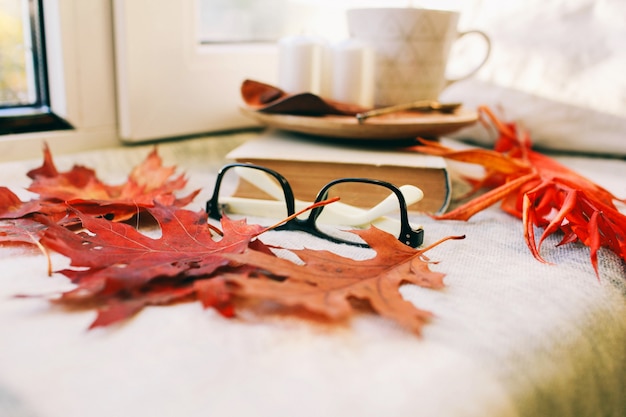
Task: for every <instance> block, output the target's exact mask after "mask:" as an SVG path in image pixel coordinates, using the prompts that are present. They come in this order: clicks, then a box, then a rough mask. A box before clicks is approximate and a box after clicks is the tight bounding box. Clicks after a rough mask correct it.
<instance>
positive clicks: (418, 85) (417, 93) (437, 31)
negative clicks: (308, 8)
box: [347, 8, 491, 106]
mask: <svg viewBox="0 0 626 417" xmlns="http://www.w3.org/2000/svg"><path fill="white" fill-rule="evenodd" d="M347 19H348V30H349V32H350V36H351V37H352V38H356V39H358V40H360V41H363V42H367V43H368V44H369V45H371V47H372V48H373V49H374V52H375V55H376V59H375V65H374V104H375V106H391V105H395V104H402V103H408V102H411V101H416V100H437V99H438V97H439V94H440V93H441V92H442V91H443V89H444V88H445V87H447V86H448V85H450V84H452V83H453V82H456V81H459V80H462V79H465V78H468V77H470V76H471V75H473V74H474V73H475V72H476V71H478V69H479V68H480V67H482V66H483V65H484V64H485V62H486V61H487V58H488V57H489V53H490V50H491V43H490V40H489V37H488V36H487V35H486V34H485V33H483V32H481V31H478V30H470V31H465V32H459V31H458V30H457V23H458V20H459V13H458V12H455V11H448V10H433V9H422V8H366V9H351V10H348V11H347ZM470 33H474V34H478V35H480V37H482V39H484V41H485V42H486V46H487V48H486V52H485V56H484V58H483V59H482V61H480V63H479V64H478V65H477V66H475V67H474V68H472V69H471V70H470V71H469V72H468V73H467V74H465V75H464V76H462V77H459V78H455V79H446V66H447V64H448V55H449V53H450V49H451V47H452V45H453V43H454V42H455V41H456V40H457V39H459V38H460V37H462V36H465V35H468V34H470Z"/></svg>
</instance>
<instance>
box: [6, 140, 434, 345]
mask: <svg viewBox="0 0 626 417" xmlns="http://www.w3.org/2000/svg"><path fill="white" fill-rule="evenodd" d="M175 170H176V169H175V168H174V167H164V166H163V165H162V161H161V159H160V157H159V156H158V153H157V151H156V150H154V151H152V152H151V153H150V154H149V155H148V157H147V158H146V160H145V161H144V162H143V163H141V164H140V165H138V166H137V167H136V168H135V169H134V170H133V171H132V172H131V173H130V175H129V176H128V179H127V181H126V182H125V183H124V184H123V185H120V186H112V185H107V184H105V183H103V182H102V181H100V180H99V179H98V178H97V176H96V173H95V172H94V171H93V170H91V169H89V168H86V167H82V166H74V167H73V168H72V169H71V170H70V171H68V172H59V171H58V170H57V168H56V167H55V164H54V162H53V159H52V155H51V153H50V151H49V149H47V148H45V149H44V162H43V165H42V166H41V167H40V168H37V169H34V170H32V171H30V172H28V176H29V177H30V178H31V179H32V183H31V185H30V186H29V187H28V191H31V192H33V193H35V194H37V195H38V196H39V197H38V198H35V199H33V200H30V201H21V200H20V199H19V198H18V197H17V195H16V194H14V193H13V192H12V191H11V190H10V189H9V188H6V187H2V188H0V244H5V245H9V244H29V245H36V246H39V247H40V248H41V249H42V251H43V252H44V253H46V252H48V251H55V252H58V253H60V254H62V255H64V256H66V257H67V258H69V260H70V267H69V268H67V269H64V270H61V271H57V273H60V274H62V275H64V276H66V277H67V278H68V279H70V280H71V282H72V283H73V284H75V286H74V288H73V289H71V290H69V291H66V292H63V293H61V294H57V295H55V297H53V298H52V299H51V301H52V302H53V303H58V304H61V305H65V306H71V307H74V308H95V309H96V311H97V315H96V318H95V320H94V321H93V323H92V324H91V326H90V327H91V328H93V327H98V326H107V325H110V324H113V323H118V322H122V321H125V320H127V319H129V318H131V317H132V316H133V315H135V314H137V313H138V312H139V311H141V310H142V309H143V308H144V307H146V306H150V305H167V304H172V303H176V302H183V301H199V302H201V303H202V305H203V306H204V307H206V308H213V309H215V310H216V311H218V312H219V313H220V314H222V315H223V316H224V317H229V318H231V317H235V316H236V313H237V311H238V310H239V309H241V308H252V309H256V311H272V312H275V311H276V310H277V309H280V310H281V311H282V312H287V313H295V314H297V315H298V316H309V317H315V318H317V319H324V320H329V321H331V322H346V321H348V320H349V319H350V317H352V316H353V315H354V314H355V313H357V312H358V311H361V310H363V308H362V307H363V306H364V305H365V306H366V307H367V308H368V310H370V311H374V312H376V313H378V314H380V315H382V316H384V317H387V318H389V319H391V320H394V321H396V322H397V323H399V324H401V325H402V326H404V327H405V328H407V329H408V330H410V331H412V332H414V333H415V334H420V332H421V329H422V327H423V326H424V324H425V323H427V321H428V319H429V318H430V317H431V313H430V312H428V311H425V310H421V309H419V308H417V307H416V306H414V305H413V304H412V303H410V302H408V301H406V300H404V299H403V298H402V296H401V295H400V293H399V291H398V290H399V287H400V286H401V285H403V284H404V283H412V284H415V285H419V286H422V287H426V288H432V289H438V288H442V287H443V285H444V283H443V274H441V273H438V272H433V271H431V270H430V269H429V262H428V259H427V258H426V257H425V256H424V252H426V251H427V250H428V248H426V249H422V250H415V249H413V248H409V247H407V246H405V245H403V244H402V243H400V242H398V240H397V239H395V238H394V237H393V236H391V235H389V234H387V233H385V232H382V231H380V230H378V229H376V228H371V229H367V230H363V231H357V232H355V233H358V234H359V235H360V236H361V238H362V239H363V240H365V241H366V242H367V243H368V244H369V245H370V247H371V248H372V249H373V250H374V251H375V256H374V257H372V258H371V259H368V260H364V261H357V260H353V259H351V258H344V257H341V256H339V255H336V254H334V253H331V252H326V251H315V250H309V249H303V250H298V251H293V252H295V253H296V255H297V256H298V257H299V258H300V259H301V260H302V261H304V263H303V264H296V263H293V262H291V261H289V260H286V259H282V258H279V257H277V256H276V255H274V252H273V251H272V249H276V247H272V248H270V247H268V246H266V245H264V244H263V243H262V242H261V241H260V240H259V239H257V237H258V236H259V234H261V233H264V232H265V231H266V229H265V228H264V227H262V226H260V225H254V224H247V222H245V221H244V220H237V221H235V220H230V219H228V218H226V217H224V218H223V219H222V222H221V230H220V229H218V228H216V227H215V226H211V225H209V224H208V221H207V215H206V213H205V212H203V211H200V212H194V211H190V210H186V209H184V206H185V205H187V204H188V203H190V202H191V201H192V200H193V198H194V197H195V196H196V195H197V193H198V191H194V192H192V193H191V194H189V195H188V196H185V197H182V198H179V197H177V196H176V193H177V192H179V191H181V190H183V189H184V187H185V186H186V184H187V180H186V179H185V177H184V176H182V175H179V176H174V174H175ZM146 219H151V220H152V221H153V222H155V223H156V224H157V225H158V229H159V232H160V233H159V236H158V237H153V236H150V234H146V233H144V232H143V231H142V230H140V228H139V227H138V225H139V224H142V223H143V221H145V220H146ZM216 230H217V232H219V233H216ZM268 305H271V306H272V308H269V309H268V308H264V307H267V306H268Z"/></svg>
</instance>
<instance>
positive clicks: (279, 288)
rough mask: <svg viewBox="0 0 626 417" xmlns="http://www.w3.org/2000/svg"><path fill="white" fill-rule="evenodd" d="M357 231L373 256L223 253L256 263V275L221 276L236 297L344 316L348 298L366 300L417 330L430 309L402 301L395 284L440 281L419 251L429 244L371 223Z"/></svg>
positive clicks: (350, 310) (337, 317) (350, 309)
mask: <svg viewBox="0 0 626 417" xmlns="http://www.w3.org/2000/svg"><path fill="white" fill-rule="evenodd" d="M355 233H357V234H358V235H360V236H361V237H362V238H363V239H364V240H365V241H366V242H367V243H368V244H369V245H370V247H371V248H372V249H374V250H375V251H376V256H375V257H373V258H371V259H368V260H363V261H356V260H353V259H351V258H345V257H342V256H339V255H337V254H334V253H331V252H327V251H313V250H308V249H304V250H297V251H294V252H295V253H296V254H297V255H298V256H299V257H300V258H301V259H302V260H303V261H304V263H305V264H304V265H298V264H295V263H293V262H291V261H288V260H285V259H277V258H274V257H271V256H268V255H266V254H263V253H260V252H256V251H252V250H248V251H246V252H244V253H242V254H228V255H225V256H226V257H227V258H229V259H231V260H234V261H237V262H239V263H245V264H248V265H251V266H254V267H256V268H258V269H259V271H258V272H257V278H254V276H252V277H250V278H248V274H239V275H234V274H228V275H226V276H225V278H226V279H227V281H228V282H231V283H232V284H234V285H235V290H234V293H235V294H236V295H237V296H238V297H242V298H244V299H256V300H259V299H261V300H271V301H273V302H276V303H279V304H281V305H283V306H287V307H300V308H304V309H305V310H308V311H310V312H313V313H316V314H319V315H322V316H325V317H327V318H329V319H332V320H345V319H347V318H349V317H350V316H351V315H353V314H354V312H355V308H354V306H353V304H352V303H351V300H353V299H355V300H359V301H364V302H367V303H369V305H370V306H371V307H372V308H373V309H374V311H376V312H377V313H378V314H380V315H382V316H384V317H387V318H390V319H392V320H395V321H396V322H398V323H400V324H401V325H403V326H404V327H406V328H408V329H409V330H411V331H412V332H414V333H416V334H420V333H421V330H422V327H423V326H424V324H425V323H426V322H427V321H428V319H429V318H430V317H431V316H432V313H430V312H429V311H426V310H422V309H419V308H418V307H416V306H415V305H413V304H412V303H410V302H408V301H406V300H405V299H404V298H403V297H402V295H401V294H400V292H399V288H400V286H401V285H402V284H405V283H412V284H415V285H419V286H421V287H426V288H432V289H439V288H442V287H443V286H444V283H443V277H444V274H442V273H439V272H433V271H431V270H430V269H429V267H428V263H427V260H426V258H425V257H424V256H423V253H424V252H425V251H426V250H428V248H427V249H423V250H418V251H416V250H415V249H412V248H409V247H408V246H406V245H403V244H402V243H400V242H399V241H398V240H397V239H395V238H394V237H393V236H391V235H389V234H387V233H385V232H382V231H381V230H379V229H376V228H375V227H372V228H370V229H367V230H362V231H355ZM268 274H269V275H268ZM259 276H261V277H262V276H266V277H283V278H285V279H284V280H280V281H277V280H273V279H258V277H259Z"/></svg>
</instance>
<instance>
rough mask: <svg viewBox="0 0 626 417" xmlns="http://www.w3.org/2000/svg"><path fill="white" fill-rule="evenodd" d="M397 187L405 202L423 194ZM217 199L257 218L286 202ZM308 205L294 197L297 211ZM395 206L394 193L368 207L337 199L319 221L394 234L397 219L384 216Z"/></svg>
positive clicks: (276, 210)
mask: <svg viewBox="0 0 626 417" xmlns="http://www.w3.org/2000/svg"><path fill="white" fill-rule="evenodd" d="M399 190H400V191H401V192H402V194H403V196H404V198H405V200H406V202H407V204H408V205H411V204H414V203H416V202H418V201H420V200H421V199H422V198H423V195H424V194H423V192H422V190H421V189H419V188H418V187H415V186H413V185H403V186H402V187H400V188H399ZM220 201H221V202H222V203H224V204H227V205H228V210H229V211H230V212H232V213H238V214H248V215H250V214H255V215H258V216H260V217H277V216H279V215H281V214H286V212H285V205H284V202H282V201H275V200H259V199H252V198H242V197H222V198H221V200H220ZM311 204H312V203H309V202H305V201H300V200H296V211H298V210H302V209H304V208H306V207H308V206H310V205H311ZM397 207H398V200H397V198H396V196H395V195H394V194H391V195H390V196H388V197H387V198H385V199H384V200H383V201H381V202H380V203H378V204H377V205H376V206H374V207H372V208H371V209H369V210H364V209H361V208H358V207H354V206H352V205H349V204H345V203H342V202H341V201H338V202H334V203H331V204H329V205H327V206H325V207H324V211H322V214H321V215H320V217H319V218H318V220H319V221H320V222H322V223H327V224H337V225H344V226H367V225H369V224H374V225H375V226H376V227H378V228H380V229H383V230H385V231H388V232H389V233H392V234H397V233H399V232H400V229H401V223H400V221H398V220H397V219H392V218H389V217H386V216H385V214H387V213H389V212H391V211H393V210H394V209H396V208H397ZM279 213H280V214H279Z"/></svg>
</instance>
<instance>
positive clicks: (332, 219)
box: [206, 163, 424, 248]
mask: <svg viewBox="0 0 626 417" xmlns="http://www.w3.org/2000/svg"><path fill="white" fill-rule="evenodd" d="M405 187H412V189H414V190H417V191H418V192H419V195H417V193H415V192H413V194H412V197H411V198H412V201H410V203H413V202H415V201H417V200H419V199H420V198H421V191H420V190H419V189H418V188H417V187H413V186H405ZM401 188H403V187H401ZM404 190H407V188H405V189H404ZM409 190H410V189H409ZM405 192H406V191H405ZM334 196H339V197H340V199H341V200H340V201H338V202H336V203H330V204H329V205H327V206H320V207H316V208H313V209H311V210H310V212H308V213H307V214H306V215H305V217H294V218H292V219H291V220H288V221H286V222H285V223H283V224H281V225H280V226H278V227H276V228H275V230H291V231H303V232H306V233H309V234H311V235H314V236H317V237H320V238H323V239H326V240H330V241H332V242H335V243H347V244H350V245H355V246H360V247H368V245H367V244H365V243H363V242H362V241H361V242H360V241H358V240H357V238H355V235H354V234H353V233H350V234H345V229H342V228H339V227H337V226H338V225H341V226H350V227H359V226H360V227H364V226H368V225H370V224H373V225H375V226H377V227H379V228H381V229H383V230H387V231H389V232H390V233H392V234H394V235H396V237H397V238H398V240H399V241H401V242H402V243H404V244H406V245H408V246H410V247H414V248H415V247H418V246H420V245H421V244H422V242H423V240H424V230H423V229H422V228H421V227H413V226H411V224H410V223H409V218H408V211H407V199H406V198H405V195H404V194H403V191H401V190H400V189H399V188H398V187H396V186H395V185H393V184H391V183H389V182H386V181H381V180H377V179H370V178H340V179H336V180H334V181H331V182H329V183H328V184H326V185H324V186H323V187H322V188H321V190H320V191H319V192H318V193H317V195H316V197H315V200H314V202H313V203H319V202H321V201H324V200H326V199H328V198H332V197H334ZM372 202H380V203H378V204H373V203H372ZM310 204H312V203H308V202H302V201H300V200H297V199H296V198H295V196H294V193H293V190H292V187H291V185H290V184H289V182H288V181H287V179H286V178H285V177H283V176H282V175H281V174H279V173H278V172H276V171H274V170H272V169H270V168H267V167H264V166H260V165H253V164H247V163H232V164H228V165H225V166H223V167H222V168H221V169H220V171H219V172H218V174H217V178H216V180H215V188H214V189H213V195H212V196H211V199H210V200H209V201H207V203H206V211H207V213H208V215H209V217H210V218H212V219H215V220H220V218H221V217H222V214H223V213H239V214H247V215H252V216H258V217H271V218H274V219H281V218H286V217H288V216H291V215H293V214H295V213H296V210H300V209H302V208H304V207H305V206H308V205H310ZM390 212H394V214H395V217H391V216H387V214H389V213H390Z"/></svg>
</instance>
